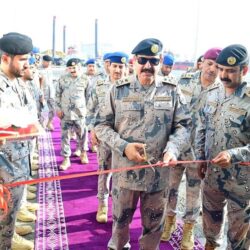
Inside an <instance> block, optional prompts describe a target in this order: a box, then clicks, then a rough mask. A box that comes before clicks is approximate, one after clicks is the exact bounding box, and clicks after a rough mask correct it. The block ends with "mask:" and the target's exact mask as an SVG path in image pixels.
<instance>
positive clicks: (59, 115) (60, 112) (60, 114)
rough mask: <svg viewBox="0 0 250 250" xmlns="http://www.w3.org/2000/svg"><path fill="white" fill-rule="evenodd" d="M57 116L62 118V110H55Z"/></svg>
mask: <svg viewBox="0 0 250 250" xmlns="http://www.w3.org/2000/svg"><path fill="white" fill-rule="evenodd" d="M56 114H57V116H58V117H59V118H60V119H62V118H63V112H62V111H57V112H56Z"/></svg>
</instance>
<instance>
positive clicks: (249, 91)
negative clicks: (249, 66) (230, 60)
mask: <svg viewBox="0 0 250 250" xmlns="http://www.w3.org/2000/svg"><path fill="white" fill-rule="evenodd" d="M245 94H246V95H247V96H248V97H250V86H249V87H246V92H245Z"/></svg>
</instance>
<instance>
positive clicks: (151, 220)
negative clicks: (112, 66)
mask: <svg viewBox="0 0 250 250" xmlns="http://www.w3.org/2000/svg"><path fill="white" fill-rule="evenodd" d="M184 103H185V99H184V97H183V96H182V95H181V93H180V90H179V88H178V87H177V86H176V82H168V81H166V82H165V81H164V80H163V78H161V77H159V78H156V80H155V82H154V83H152V84H151V85H150V86H147V87H143V86H142V85H141V84H140V83H139V81H138V80H137V79H136V78H135V79H134V80H133V81H132V80H131V81H128V80H127V79H124V80H121V81H119V82H118V83H117V85H115V86H113V87H112V89H111V91H110V93H108V96H107V98H106V103H105V108H103V109H102V108H100V113H99V115H98V117H97V123H96V124H97V126H96V127H95V131H96V133H97V137H98V138H99V139H101V140H102V141H105V142H106V143H107V144H108V145H109V146H110V147H111V149H112V168H121V167H125V166H134V165H136V164H135V162H133V161H129V160H128V158H127V157H125V156H124V149H125V147H126V146H127V144H128V143H131V142H140V143H145V144H146V145H147V147H146V151H147V156H148V159H149V160H150V162H152V163H156V162H157V161H161V160H162V155H163V152H166V151H168V152H171V153H173V154H174V155H175V156H176V157H178V155H179V153H180V150H182V147H183V146H184V145H185V144H186V143H188V140H189V136H188V131H187V128H186V127H187V126H188V125H189V122H190V118H189V115H188V114H187V109H186V105H184ZM173 130H174V131H175V132H174V135H171V133H172V131H173ZM112 182H113V184H112V197H113V210H112V211H113V230H112V231H113V232H112V239H111V242H112V243H114V245H115V246H116V247H115V249H122V247H123V246H124V245H125V244H126V242H128V241H129V223H130V222H131V221H132V216H133V214H134V211H135V209H136V204H137V202H138V199H139V198H140V201H141V218H142V225H143V235H142V236H141V238H140V247H141V249H158V247H159V242H160V237H161V234H162V230H163V224H164V212H165V199H166V193H165V188H166V185H167V183H168V168H159V167H156V168H154V167H152V168H148V169H140V170H130V171H124V172H120V173H115V174H113V181H112ZM110 247H112V246H110Z"/></svg>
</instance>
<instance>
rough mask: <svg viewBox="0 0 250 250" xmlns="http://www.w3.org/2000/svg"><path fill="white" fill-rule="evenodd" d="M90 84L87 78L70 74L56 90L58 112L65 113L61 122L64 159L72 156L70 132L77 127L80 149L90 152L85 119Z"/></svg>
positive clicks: (61, 80) (63, 78)
mask: <svg viewBox="0 0 250 250" xmlns="http://www.w3.org/2000/svg"><path fill="white" fill-rule="evenodd" d="M88 86H89V82H88V79H87V77H86V76H84V75H80V76H79V77H77V78H73V77H71V75H70V74H66V75H64V76H62V77H61V78H60V79H59V81H58V85H57V89H56V110H58V111H62V112H63V118H62V120H61V133H62V152H61V154H62V155H63V156H64V157H69V156H70V155H71V149H70V134H69V131H70V130H71V129H72V128H73V127H75V131H76V135H77V143H78V149H80V150H81V151H83V150H84V151H87V150H88V140H87V139H88V137H87V133H88V131H87V126H86V123H85V117H86V114H87V109H86V96H87V92H88Z"/></svg>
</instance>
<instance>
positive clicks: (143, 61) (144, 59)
mask: <svg viewBox="0 0 250 250" xmlns="http://www.w3.org/2000/svg"><path fill="white" fill-rule="evenodd" d="M137 62H138V63H139V64H141V65H145V64H146V63H147V62H149V63H150V64H151V65H154V66H156V65H158V64H159V63H160V58H154V57H153V58H147V57H141V56H140V57H137Z"/></svg>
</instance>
